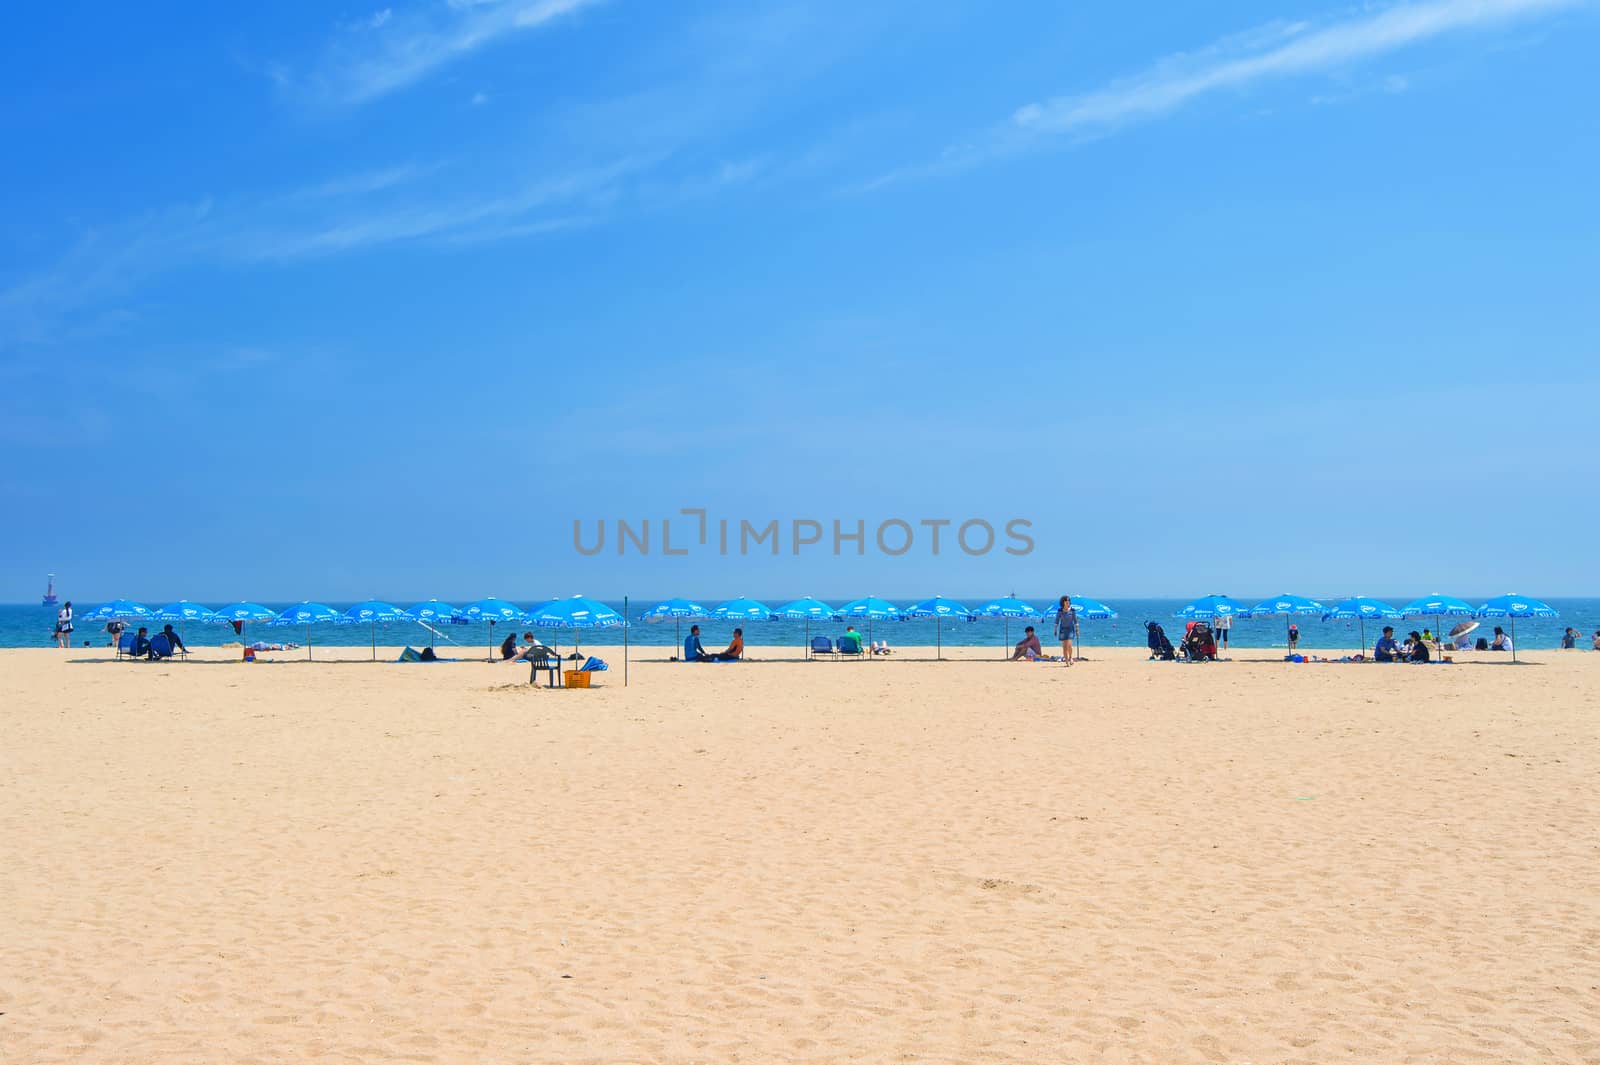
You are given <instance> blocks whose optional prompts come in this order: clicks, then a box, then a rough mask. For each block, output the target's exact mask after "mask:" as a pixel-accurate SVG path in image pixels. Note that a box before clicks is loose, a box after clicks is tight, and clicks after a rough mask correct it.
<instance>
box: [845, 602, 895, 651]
mask: <svg viewBox="0 0 1600 1065" xmlns="http://www.w3.org/2000/svg"><path fill="white" fill-rule="evenodd" d="M839 617H840V618H841V619H843V618H864V619H865V620H866V623H867V642H868V643H869V644H870V643H871V642H872V623H873V622H874V621H899V620H900V608H899V607H897V606H895V605H894V604H893V603H891V602H889V601H887V600H884V599H879V598H877V597H876V596H872V595H868V596H863V597H862V598H860V599H852V600H850V601H849V602H848V603H846V604H845V605H844V606H842V607H840V608H839Z"/></svg>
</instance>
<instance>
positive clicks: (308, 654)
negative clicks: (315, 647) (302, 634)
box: [306, 622, 311, 662]
mask: <svg viewBox="0 0 1600 1065" xmlns="http://www.w3.org/2000/svg"><path fill="white" fill-rule="evenodd" d="M306 661H307V662H309V661H311V623H310V622H307V623H306Z"/></svg>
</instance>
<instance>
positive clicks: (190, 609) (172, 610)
mask: <svg viewBox="0 0 1600 1065" xmlns="http://www.w3.org/2000/svg"><path fill="white" fill-rule="evenodd" d="M150 619H151V620H152V621H166V622H174V623H176V624H177V626H178V630H179V631H180V632H181V631H182V630H183V625H184V623H185V622H188V621H198V622H206V621H210V620H211V610H210V608H209V607H203V606H201V605H200V604H199V603H191V602H189V600H187V599H180V600H178V601H177V602H176V603H168V604H167V605H166V606H164V607H161V608H160V609H158V610H152V611H151V612H150Z"/></svg>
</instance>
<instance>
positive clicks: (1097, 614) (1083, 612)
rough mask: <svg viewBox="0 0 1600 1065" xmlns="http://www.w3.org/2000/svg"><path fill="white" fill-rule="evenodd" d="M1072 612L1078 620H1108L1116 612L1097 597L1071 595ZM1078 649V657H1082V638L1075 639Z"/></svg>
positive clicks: (1114, 616)
mask: <svg viewBox="0 0 1600 1065" xmlns="http://www.w3.org/2000/svg"><path fill="white" fill-rule="evenodd" d="M1072 612H1073V613H1074V614H1076V615H1078V620H1079V621H1109V620H1112V619H1114V618H1116V616H1117V612H1116V611H1115V610H1113V609H1111V608H1110V607H1109V606H1107V605H1106V604H1104V603H1102V602H1101V601H1100V600H1098V599H1091V598H1089V597H1088V596H1087V595H1075V596H1073V597H1072ZM1075 646H1076V647H1077V650H1078V659H1079V660H1080V661H1081V660H1082V659H1083V640H1082V639H1081V638H1080V639H1078V640H1077V641H1075Z"/></svg>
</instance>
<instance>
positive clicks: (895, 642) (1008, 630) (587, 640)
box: [0, 595, 1600, 655]
mask: <svg viewBox="0 0 1600 1065" xmlns="http://www.w3.org/2000/svg"><path fill="white" fill-rule="evenodd" d="M1265 597H1266V596H1265V595H1263V596H1261V597H1259V598H1265ZM1239 598H1240V599H1241V600H1242V601H1247V602H1255V601H1257V599H1256V598H1252V597H1249V596H1240V597H1239ZM1484 598H1488V597H1487V596H1484V597H1482V598H1478V599H1470V598H1469V599H1468V602H1473V603H1477V602H1482V601H1483V599H1484ZM788 601H789V600H787V599H773V600H771V601H769V602H768V605H769V606H771V605H776V604H779V603H783V602H788ZM1027 601H1028V602H1031V603H1032V604H1033V605H1034V606H1036V607H1038V608H1039V609H1040V610H1041V611H1045V613H1046V616H1045V617H1044V618H1042V619H1040V620H1039V621H1033V622H1030V621H1021V620H1012V621H1011V622H1010V623H1009V625H1008V624H1007V623H1006V622H1003V621H999V620H992V621H991V620H988V619H985V620H981V621H973V622H967V621H953V622H952V621H946V622H944V623H943V624H942V625H939V626H938V627H937V629H936V627H935V623H934V622H933V621H932V620H929V619H918V620H916V621H874V622H871V623H870V624H869V623H868V622H867V621H865V620H857V621H854V622H852V623H853V624H854V625H855V627H856V628H857V629H858V630H859V631H860V632H861V633H862V634H863V635H867V634H868V633H869V631H870V635H871V638H872V639H873V640H887V641H888V642H889V645H890V646H891V647H905V646H924V645H925V646H929V647H931V646H933V645H934V643H935V642H936V641H938V642H942V643H943V644H944V645H945V646H946V647H993V648H995V651H996V654H997V655H998V654H999V653H1000V651H1001V650H1002V649H1005V648H1009V647H1010V645H1011V644H1013V643H1015V642H1016V641H1017V640H1019V639H1021V638H1022V631H1023V628H1024V626H1026V625H1030V624H1031V625H1034V626H1035V627H1036V629H1037V631H1038V634H1039V639H1040V641H1042V642H1043V643H1044V645H1045V649H1046V651H1049V650H1050V645H1051V642H1052V635H1053V630H1052V626H1051V615H1052V614H1053V611H1054V604H1055V600H1053V599H1047V598H1034V599H1029V600H1027ZM1188 601H1189V600H1187V599H1108V600H1106V602H1107V603H1108V604H1109V605H1110V606H1112V607H1113V608H1114V609H1116V610H1117V611H1118V615H1119V616H1118V617H1116V618H1114V619H1110V620H1105V621H1092V620H1085V621H1083V622H1081V623H1080V625H1079V628H1080V630H1081V638H1082V642H1083V644H1084V646H1085V647H1086V648H1093V647H1096V646H1101V647H1143V646H1144V644H1145V622H1146V621H1156V622H1159V623H1160V624H1161V625H1162V626H1163V627H1164V628H1165V629H1166V631H1167V636H1168V637H1169V638H1170V639H1171V640H1172V641H1173V642H1174V643H1177V642H1178V639H1179V638H1180V637H1181V636H1182V634H1183V625H1184V623H1183V622H1182V621H1179V620H1178V619H1176V618H1175V617H1173V614H1174V613H1175V612H1176V611H1177V610H1178V609H1179V608H1180V607H1182V606H1183V604H1184V603H1186V602H1188ZM1385 601H1386V602H1390V603H1397V604H1398V603H1404V602H1406V601H1407V597H1397V598H1395V599H1386V600H1385ZM514 602H516V603H517V604H518V605H519V606H523V607H532V606H535V605H538V604H539V603H540V602H541V600H538V599H533V598H529V599H528V600H526V601H522V600H514ZM654 602H655V600H653V599H649V600H630V601H629V602H628V604H627V610H628V612H629V613H630V614H631V615H633V617H634V619H635V620H633V621H632V623H631V624H630V625H629V627H628V640H629V642H631V643H634V644H638V645H642V646H649V647H670V646H674V645H676V644H677V643H678V642H679V641H680V640H681V638H682V635H681V634H686V633H687V632H688V631H689V625H690V624H691V623H690V622H687V621H686V622H684V623H682V625H681V626H675V625H674V624H673V623H672V622H670V621H668V622H665V623H656V624H646V623H644V622H641V621H638V620H636V619H637V616H638V615H639V614H641V613H643V612H644V611H645V610H646V609H648V608H649V607H650V606H651V605H653V604H654ZM697 602H703V603H705V604H706V605H707V606H714V605H715V602H716V601H715V600H697ZM841 602H842V601H841ZM1545 602H1547V603H1549V604H1550V605H1551V606H1552V607H1554V608H1555V609H1556V610H1558V611H1560V613H1561V616H1560V617H1559V618H1555V619H1533V618H1529V619H1519V620H1518V621H1517V622H1516V634H1517V649H1518V650H1519V651H1533V650H1550V649H1554V648H1557V647H1559V646H1560V641H1561V634H1562V632H1563V631H1564V630H1565V629H1566V627H1567V626H1569V625H1570V626H1572V627H1573V628H1575V629H1577V630H1578V634H1579V640H1578V646H1579V647H1580V648H1582V649H1585V650H1587V649H1588V648H1589V647H1590V646H1591V645H1592V641H1593V637H1594V633H1595V630H1596V629H1600V599H1592V598H1585V599H1570V598H1569V599H1563V598H1556V599H1546V600H1545ZM977 603H978V600H973V601H972V602H971V603H968V604H967V605H968V606H975V605H977ZM146 605H154V604H146ZM206 605H208V606H221V605H222V604H220V603H209V604H206ZM261 605H262V606H265V607H268V608H269V609H275V610H282V609H287V608H288V607H289V606H291V605H294V604H290V603H262V604H261ZM327 605H329V606H331V607H334V608H335V609H338V610H341V611H342V610H344V609H345V608H347V607H349V606H351V605H352V604H349V603H329V604H327ZM396 605H398V606H401V607H407V606H410V605H411V604H410V603H409V602H399V603H397V604H396ZM456 605H460V604H456ZM606 605H608V606H610V607H611V608H613V609H614V610H616V611H617V612H618V613H622V612H623V603H622V602H621V601H612V602H608V603H607V604H606ZM832 605H835V606H837V605H839V604H838V603H834V604H832ZM896 605H897V606H908V605H910V601H909V600H907V601H906V602H904V603H899V602H897V603H896ZM73 606H74V610H75V612H76V613H77V615H78V620H77V621H75V625H76V631H75V632H73V634H72V642H73V645H74V646H77V647H81V646H83V645H84V642H85V641H88V642H89V644H90V645H92V646H105V645H107V644H109V642H110V637H109V636H108V635H107V633H106V630H105V625H104V623H103V622H102V623H99V624H94V623H90V622H87V621H84V620H82V617H83V615H84V614H86V613H88V612H89V611H90V610H93V609H94V607H95V604H94V603H91V602H76V601H75V602H74V604H73ZM57 609H58V608H57V607H46V606H39V605H37V604H33V605H28V604H23V605H0V647H51V646H54V644H55V640H54V638H53V636H52V635H51V633H52V630H53V629H54V627H55V619H56V611H57ZM1291 620H1293V621H1294V622H1295V623H1296V624H1297V625H1299V627H1300V646H1301V647H1302V648H1303V649H1308V650H1314V649H1353V648H1355V647H1357V646H1358V645H1359V644H1360V643H1361V642H1362V630H1361V626H1360V625H1359V624H1358V623H1356V622H1354V621H1323V620H1322V619H1321V618H1316V617H1305V618H1294V619H1290V618H1247V619H1240V620H1237V621H1235V622H1234V623H1233V632H1232V641H1231V642H1232V644H1233V646H1236V647H1240V648H1251V649H1264V648H1283V647H1285V644H1286V636H1287V629H1288V625H1289V622H1290V621H1291ZM1461 620H1463V619H1461V618H1444V619H1443V627H1444V629H1445V630H1446V631H1449V629H1450V628H1451V626H1452V625H1455V624H1456V623H1458V622H1460V621H1461ZM694 624H698V625H699V626H700V631H701V634H702V637H703V639H704V642H705V646H706V648H707V649H708V650H719V649H721V648H722V647H723V646H725V645H726V644H727V642H728V640H729V639H730V638H731V636H732V634H733V628H734V625H735V624H739V625H740V626H741V627H743V629H744V636H745V640H746V642H747V643H750V644H752V645H756V646H770V645H786V646H787V645H792V646H793V647H795V648H796V649H798V648H800V647H801V646H802V645H803V644H804V643H805V638H806V634H807V632H809V633H810V635H812V636H829V637H835V638H836V637H838V635H839V634H840V633H842V632H844V627H845V624H846V622H843V621H824V622H812V623H811V625H810V627H809V629H808V628H807V626H806V624H805V623H804V622H799V621H745V622H738V623H734V622H726V621H700V622H695V623H694ZM1385 624H1392V625H1394V627H1395V629H1396V631H1397V632H1398V633H1399V634H1400V635H1401V637H1402V638H1403V637H1404V634H1405V633H1406V632H1408V631H1410V630H1411V629H1417V630H1421V629H1423V628H1432V627H1433V626H1434V624H1435V619H1434V618H1431V617H1419V618H1411V619H1408V620H1406V621H1394V622H1372V621H1369V622H1367V623H1366V631H1365V644H1366V646H1368V647H1371V646H1372V644H1373V642H1374V641H1376V640H1377V638H1378V634H1379V631H1380V630H1381V629H1382V627H1383V626H1384V625H1385ZM1495 625H1502V626H1504V627H1505V628H1506V629H1507V630H1508V631H1509V630H1510V628H1511V623H1510V622H1509V621H1507V620H1505V619H1503V618H1501V619H1496V618H1485V619H1483V620H1482V622H1481V626H1480V628H1479V629H1478V631H1477V632H1475V633H1473V636H1474V638H1476V637H1478V636H1485V637H1487V636H1488V635H1490V634H1491V633H1492V632H1493V631H1494V626H1495ZM174 627H175V628H177V629H178V630H179V632H181V633H182V635H183V639H184V642H185V643H187V644H190V645H192V646H196V647H214V646H216V645H218V644H221V643H224V642H228V641H235V640H238V639H239V638H240V637H239V636H237V635H236V634H235V633H234V631H233V627H232V626H231V625H225V624H195V623H189V624H184V625H174ZM160 628H161V623H160V622H157V623H154V624H152V625H150V630H151V631H152V632H156V631H159V629H160ZM436 628H437V635H434V634H432V633H430V632H429V631H428V629H427V628H425V627H424V626H422V625H421V624H419V623H417V622H411V621H406V622H397V623H393V624H387V625H379V626H378V627H377V633H376V636H377V642H378V644H379V645H380V646H395V645H400V644H411V645H413V646H422V645H423V644H426V643H428V642H429V640H430V637H431V638H432V639H433V641H434V642H435V643H436V644H437V645H439V646H445V647H448V646H459V647H463V648H486V647H487V646H488V645H489V644H490V643H491V642H492V643H499V642H500V641H501V640H503V639H505V636H506V633H507V631H508V629H510V628H515V629H517V630H518V633H519V635H520V633H521V632H522V631H523V630H524V629H525V628H526V626H521V625H514V626H507V625H504V624H499V625H496V626H494V629H493V633H492V637H491V632H490V628H489V626H488V625H484V624H474V625H442V626H437V627H436ZM539 633H540V638H541V639H543V640H544V641H545V642H546V643H556V642H558V641H559V642H560V643H562V644H569V643H571V641H572V639H573V635H574V634H573V632H572V630H570V629H542V630H539ZM373 635H374V634H373V632H372V629H371V627H370V626H368V625H364V624H356V625H313V626H312V627H311V629H310V631H309V633H308V632H307V630H306V627H305V626H304V625H289V626H278V625H272V624H253V625H247V626H246V627H245V636H246V638H248V639H249V640H251V641H252V642H253V641H255V640H266V641H269V642H278V643H298V644H304V643H306V641H307V639H308V637H309V639H310V641H311V642H312V643H313V644H316V645H319V646H330V647H364V646H367V645H368V644H370V643H371V642H372V639H373ZM576 635H577V637H578V641H579V643H580V644H588V645H595V644H620V643H621V642H622V631H621V630H620V629H585V630H580V631H579V632H578V633H577V634H576Z"/></svg>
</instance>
